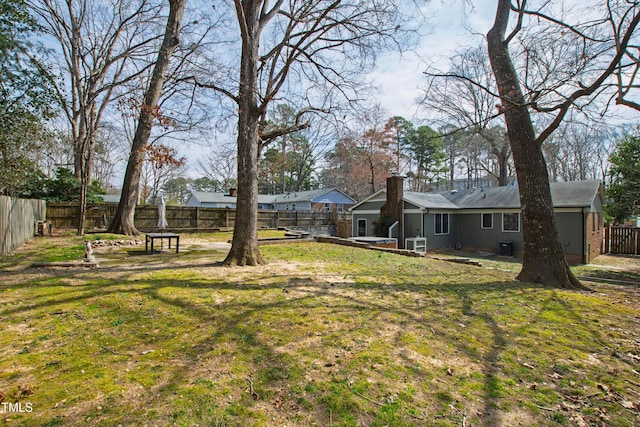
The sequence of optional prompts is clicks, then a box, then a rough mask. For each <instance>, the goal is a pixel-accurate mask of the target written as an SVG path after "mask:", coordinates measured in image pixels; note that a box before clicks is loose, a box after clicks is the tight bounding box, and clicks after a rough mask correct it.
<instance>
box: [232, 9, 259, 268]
mask: <svg viewBox="0 0 640 427" xmlns="http://www.w3.org/2000/svg"><path fill="white" fill-rule="evenodd" d="M235 3H236V8H237V9H238V11H239V13H238V19H239V20H240V27H241V29H242V31H243V35H242V58H241V65H240V67H241V68H240V91H239V93H238V107H239V111H238V198H237V204H236V212H239V213H242V214H241V215H238V216H237V217H236V225H235V229H234V231H233V240H232V242H231V250H230V251H229V254H228V255H227V257H226V259H225V260H224V262H223V264H224V265H227V266H230V265H259V264H265V260H264V258H262V255H261V254H260V250H259V249H258V147H259V144H258V142H259V138H260V136H259V133H258V130H259V121H260V110H259V108H258V97H257V90H258V78H257V76H258V50H259V44H260V43H259V40H260V22H259V21H260V9H261V3H262V2H260V1H255V0H254V1H243V2H240V1H239V0H236V1H235Z"/></svg>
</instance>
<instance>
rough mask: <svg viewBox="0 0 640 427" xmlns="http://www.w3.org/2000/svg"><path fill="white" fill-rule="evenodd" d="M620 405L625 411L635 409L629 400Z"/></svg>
mask: <svg viewBox="0 0 640 427" xmlns="http://www.w3.org/2000/svg"><path fill="white" fill-rule="evenodd" d="M620 404H621V405H622V407H623V408H626V409H635V407H636V405H635V404H634V403H633V402H632V401H630V400H623V401H622V402H621V403H620Z"/></svg>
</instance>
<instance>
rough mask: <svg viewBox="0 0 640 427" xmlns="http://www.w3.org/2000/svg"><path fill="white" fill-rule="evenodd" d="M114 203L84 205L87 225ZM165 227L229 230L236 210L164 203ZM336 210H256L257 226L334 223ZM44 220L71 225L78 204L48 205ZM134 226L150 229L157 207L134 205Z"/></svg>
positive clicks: (99, 224) (98, 222)
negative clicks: (85, 206)
mask: <svg viewBox="0 0 640 427" xmlns="http://www.w3.org/2000/svg"><path fill="white" fill-rule="evenodd" d="M117 209H118V205H117V204H113V203H104V204H89V205H87V213H86V227H87V229H91V228H105V227H107V226H108V225H109V223H110V222H111V219H112V218H113V217H114V215H115V213H116V210H117ZM166 217H167V223H168V226H167V230H174V231H198V230H203V231H206V230H216V229H232V228H233V227H234V226H235V222H236V210H235V209H230V208H200V207H192V206H167V207H166ZM336 218H337V213H336V212H317V211H271V210H268V211H267V210H260V211H258V227H260V228H279V227H305V226H308V227H313V226H325V225H334V224H335V223H336ZM47 220H48V221H50V222H51V225H52V227H54V228H74V227H77V225H78V205H77V204H75V203H56V202H50V203H48V204H47ZM135 225H136V228H138V230H141V231H152V230H156V229H157V225H158V207H157V206H153V205H145V206H138V207H136V215H135Z"/></svg>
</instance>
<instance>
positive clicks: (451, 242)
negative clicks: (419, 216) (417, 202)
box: [424, 212, 458, 249]
mask: <svg viewBox="0 0 640 427" xmlns="http://www.w3.org/2000/svg"><path fill="white" fill-rule="evenodd" d="M438 213H448V214H449V234H439V235H436V234H435V230H436V220H435V218H436V217H435V212H434V213H428V214H425V215H424V236H425V237H426V238H427V249H439V248H449V247H454V246H455V244H456V242H457V241H458V239H457V229H458V214H456V213H452V212H438Z"/></svg>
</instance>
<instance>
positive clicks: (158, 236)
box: [144, 233, 180, 254]
mask: <svg viewBox="0 0 640 427" xmlns="http://www.w3.org/2000/svg"><path fill="white" fill-rule="evenodd" d="M164 239H167V241H168V242H169V249H171V239H175V241H176V253H178V250H179V249H180V235H179V234H175V233H147V234H146V235H145V242H144V249H145V251H146V252H147V253H149V242H151V252H150V253H152V254H153V242H154V241H155V240H160V244H161V245H163V241H164Z"/></svg>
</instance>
